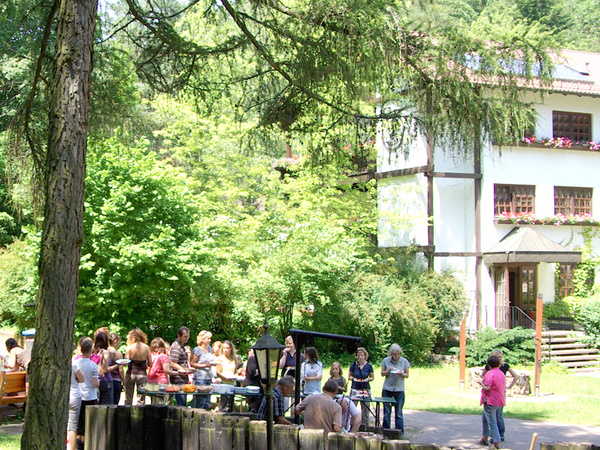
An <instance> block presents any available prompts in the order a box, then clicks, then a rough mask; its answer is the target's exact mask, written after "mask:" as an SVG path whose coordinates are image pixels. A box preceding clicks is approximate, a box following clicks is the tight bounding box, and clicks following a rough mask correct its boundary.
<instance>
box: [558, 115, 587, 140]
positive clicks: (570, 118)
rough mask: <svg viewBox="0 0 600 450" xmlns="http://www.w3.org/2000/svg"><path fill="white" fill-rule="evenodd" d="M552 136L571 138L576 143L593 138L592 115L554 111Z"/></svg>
mask: <svg viewBox="0 0 600 450" xmlns="http://www.w3.org/2000/svg"><path fill="white" fill-rule="evenodd" d="M552 137H553V138H555V139H556V138H561V137H563V138H569V139H570V140H571V142H573V143H574V144H575V143H577V142H590V141H591V140H592V115H591V114H587V113H577V112H569V111H552Z"/></svg>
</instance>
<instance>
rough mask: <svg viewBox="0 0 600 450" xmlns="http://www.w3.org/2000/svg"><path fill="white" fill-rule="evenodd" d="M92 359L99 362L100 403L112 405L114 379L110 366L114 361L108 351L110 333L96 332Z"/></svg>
mask: <svg viewBox="0 0 600 450" xmlns="http://www.w3.org/2000/svg"><path fill="white" fill-rule="evenodd" d="M90 359H91V360H92V361H94V362H95V363H96V364H98V375H99V378H98V381H99V382H100V387H99V392H100V396H99V398H98V403H99V404H100V405H111V404H112V403H113V400H114V397H113V379H112V375H111V373H110V369H109V367H110V366H111V365H112V363H113V361H111V360H110V352H109V351H108V335H107V334H106V333H105V332H104V331H97V332H96V333H94V348H93V350H92V356H91V357H90Z"/></svg>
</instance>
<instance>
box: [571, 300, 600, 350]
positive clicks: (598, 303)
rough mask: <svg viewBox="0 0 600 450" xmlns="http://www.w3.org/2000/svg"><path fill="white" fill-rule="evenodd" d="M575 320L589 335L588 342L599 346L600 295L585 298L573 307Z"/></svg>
mask: <svg viewBox="0 0 600 450" xmlns="http://www.w3.org/2000/svg"><path fill="white" fill-rule="evenodd" d="M575 320H576V321H577V323H579V324H580V325H581V326H582V327H583V329H584V330H585V332H586V333H587V334H588V335H589V337H590V343H591V344H592V345H594V346H595V347H600V296H599V295H595V296H594V297H590V298H588V299H585V300H584V301H583V302H581V303H580V304H579V305H577V306H576V308H575Z"/></svg>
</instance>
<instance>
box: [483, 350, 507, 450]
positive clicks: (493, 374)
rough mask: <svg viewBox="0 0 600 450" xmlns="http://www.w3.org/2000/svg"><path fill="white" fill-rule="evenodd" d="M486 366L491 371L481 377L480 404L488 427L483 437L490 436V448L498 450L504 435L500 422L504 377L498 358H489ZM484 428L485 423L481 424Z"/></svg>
mask: <svg viewBox="0 0 600 450" xmlns="http://www.w3.org/2000/svg"><path fill="white" fill-rule="evenodd" d="M488 366H490V368H491V370H490V371H489V372H487V373H486V374H485V377H483V383H482V386H483V388H482V389H481V404H482V405H483V414H485V418H486V421H487V425H488V426H489V432H488V430H485V429H484V430H483V435H484V436H490V441H489V443H490V448H500V441H501V440H502V436H503V435H504V421H503V420H502V408H503V407H504V406H506V399H505V397H504V395H505V389H506V376H505V375H504V374H503V373H502V372H501V371H500V369H499V367H500V358H498V357H497V356H494V355H493V356H490V357H489V358H488ZM483 425H484V428H485V426H486V422H485V421H484V422H483Z"/></svg>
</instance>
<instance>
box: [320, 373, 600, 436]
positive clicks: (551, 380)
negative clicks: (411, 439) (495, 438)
mask: <svg viewBox="0 0 600 450" xmlns="http://www.w3.org/2000/svg"><path fill="white" fill-rule="evenodd" d="M373 367H374V368H375V381H374V382H373V383H372V392H373V395H381V386H382V385H383V378H382V377H381V368H380V366H379V365H377V366H375V365H374V366H373ZM515 369H517V370H526V371H528V372H529V373H530V375H531V384H532V386H531V388H532V392H533V390H534V386H533V382H534V380H533V366H529V367H515ZM326 373H328V372H326ZM467 377H468V370H467ZM467 384H468V381H467ZM540 392H541V393H542V395H541V396H540V397H539V398H537V397H533V396H530V397H526V398H518V397H508V398H507V406H506V407H505V409H504V416H505V417H512V418H516V419H526V420H537V421H554V422H560V423H572V424H578V425H591V426H600V408H598V406H597V405H598V399H599V398H600V378H597V377H588V376H576V375H574V374H571V373H569V372H567V371H566V370H564V369H560V368H556V367H553V366H544V367H543V368H542V375H541V380H540ZM550 393H551V394H553V395H545V394H550ZM404 408H405V409H416V410H422V411H434V412H442V413H452V414H478V415H479V414H481V411H482V410H481V407H480V406H479V392H477V391H475V390H469V389H466V390H465V391H463V390H461V389H460V383H459V367H458V365H452V366H448V365H444V366H442V365H438V366H432V367H411V369H410V377H409V378H408V379H407V380H406V403H405V404H404Z"/></svg>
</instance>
